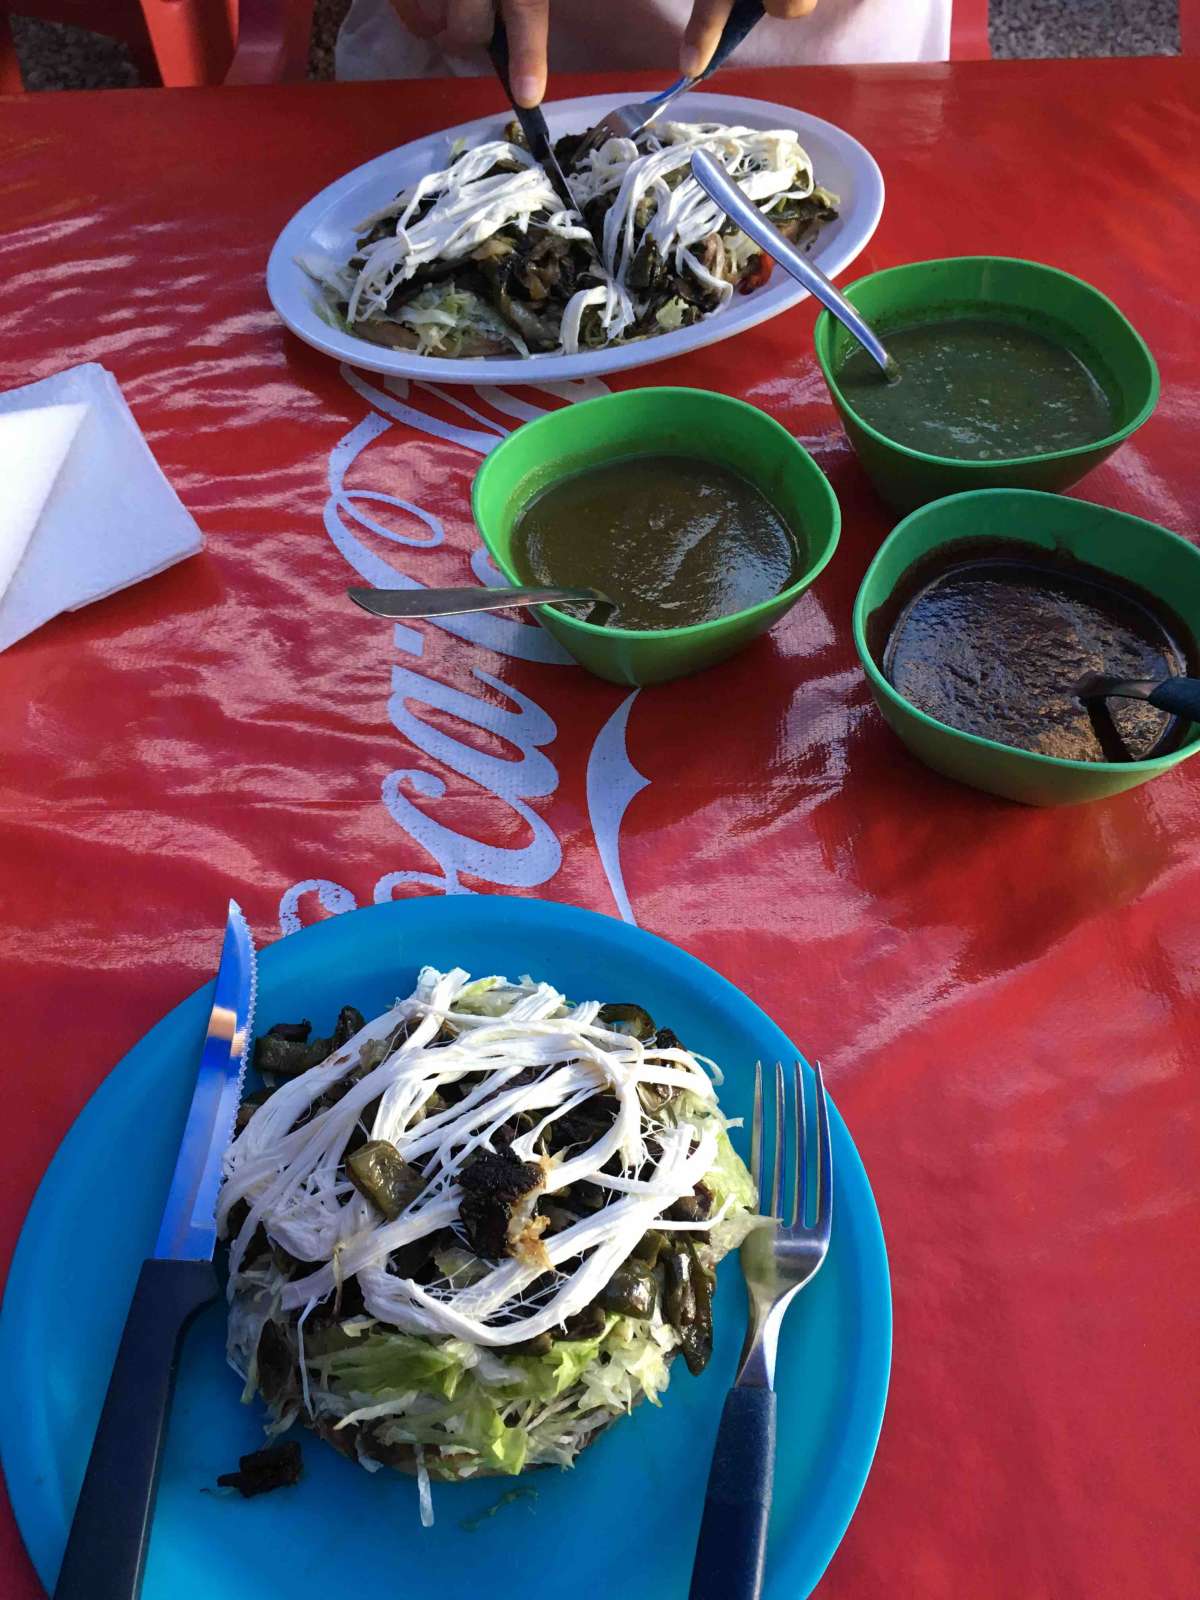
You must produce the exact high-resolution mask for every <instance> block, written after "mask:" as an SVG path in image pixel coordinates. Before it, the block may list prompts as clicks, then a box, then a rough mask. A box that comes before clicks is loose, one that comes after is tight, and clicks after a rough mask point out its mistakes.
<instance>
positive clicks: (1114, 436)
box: [813, 255, 1162, 492]
mask: <svg viewBox="0 0 1200 1600" xmlns="http://www.w3.org/2000/svg"><path fill="white" fill-rule="evenodd" d="M979 261H998V262H1003V263H1004V265H1005V266H1018V267H1028V268H1029V269H1030V271H1031V272H1033V273H1035V274H1045V275H1047V276H1050V277H1055V278H1065V279H1066V280H1067V281H1068V282H1069V283H1073V284H1075V285H1076V286H1077V287H1079V288H1081V289H1084V290H1086V291H1087V293H1088V294H1090V295H1092V296H1093V297H1094V298H1095V299H1096V300H1098V301H1099V302H1100V303H1101V304H1102V305H1103V306H1105V307H1106V308H1107V309H1108V310H1109V311H1110V312H1112V314H1113V315H1114V316H1115V317H1116V318H1117V320H1118V321H1119V322H1120V323H1122V324H1123V325H1124V327H1125V329H1126V331H1127V332H1128V333H1129V334H1130V335H1132V337H1133V341H1134V344H1135V346H1136V347H1137V349H1138V350H1139V351H1140V353H1141V355H1142V357H1143V358H1144V360H1145V362H1146V366H1147V369H1148V373H1149V380H1150V382H1149V393H1148V394H1147V397H1146V400H1145V402H1144V403H1143V405H1142V407H1141V409H1140V410H1139V411H1138V412H1137V414H1136V415H1135V416H1134V417H1133V419H1132V420H1131V421H1130V422H1128V423H1126V424H1125V426H1124V427H1121V428H1118V429H1116V430H1115V431H1114V432H1113V433H1108V434H1105V435H1104V436H1103V438H1100V439H1094V440H1091V441H1089V442H1088V443H1087V444H1073V445H1070V446H1069V447H1068V448H1067V449H1065V450H1044V451H1039V452H1038V453H1037V454H1035V455H1026V456H999V457H996V458H995V459H990V460H987V461H972V460H969V459H967V458H965V457H963V456H938V455H932V454H930V452H929V451H927V450H916V449H914V448H913V447H912V446H911V445H906V444H901V443H900V441H899V440H898V439H892V438H890V437H889V436H888V435H887V434H886V433H880V431H879V429H878V428H876V427H874V426H873V425H872V424H871V423H870V422H868V421H867V420H866V418H865V417H863V416H862V415H861V414H860V413H859V412H858V411H857V410H856V408H855V407H854V406H853V405H852V404H851V402H850V401H849V400H847V398H846V396H845V394H844V393H843V391H842V388H841V385H840V384H839V383H838V381H837V377H836V374H835V373H834V370H833V363H832V349H830V350H829V351H828V354H827V352H826V348H825V347H826V346H828V345H829V342H830V340H831V339H832V336H833V330H834V329H835V328H836V327H837V326H839V324H838V321H837V318H836V317H834V316H833V315H832V313H831V312H829V311H822V312H821V313H820V315H819V316H818V317H817V320H816V324H815V326H814V328H813V347H814V351H815V353H816V357H817V364H818V366H819V367H820V368H821V374H822V376H823V377H824V379H825V384H826V387H827V388H828V390H829V393H830V396H831V398H832V399H833V401H834V404H835V405H836V406H837V407H838V408H839V409H841V410H844V411H845V412H847V413H848V414H849V415H850V416H851V417H853V419H854V422H855V425H856V426H857V427H859V428H861V429H862V431H863V432H864V433H865V434H867V435H868V436H869V437H870V438H871V439H872V440H874V441H875V443H877V444H882V445H886V446H887V448H888V449H889V450H894V451H895V452H896V453H897V454H899V455H902V456H905V457H907V458H908V459H909V460H910V461H919V462H921V463H922V464H923V465H927V466H934V467H953V468H955V469H957V470H958V471H962V472H966V473H974V472H996V471H1000V470H1006V469H1009V468H1012V467H1032V466H1040V465H1041V464H1042V463H1043V462H1047V461H1074V460H1078V459H1079V457H1080V456H1084V455H1091V454H1093V453H1094V452H1095V451H1097V450H1112V449H1115V448H1116V446H1117V445H1119V444H1122V443H1124V441H1125V440H1126V439H1128V438H1129V437H1130V435H1131V434H1134V433H1136V432H1137V430H1138V429H1139V428H1140V427H1142V426H1143V424H1144V423H1146V422H1147V421H1149V419H1150V417H1151V415H1152V414H1153V412H1154V409H1155V407H1156V406H1157V405H1158V402H1159V399H1160V395H1161V387H1162V384H1161V379H1160V376H1159V371H1158V362H1157V361H1155V359H1154V352H1153V351H1152V350H1151V348H1150V346H1149V345H1148V344H1147V343H1146V341H1145V339H1143V338H1142V336H1141V334H1140V333H1139V332H1138V330H1137V329H1136V328H1135V327H1134V325H1133V323H1132V322H1130V320H1129V318H1128V317H1127V316H1126V315H1125V313H1124V312H1123V311H1122V310H1121V308H1120V306H1119V305H1117V303H1116V302H1115V301H1114V300H1110V299H1109V297H1108V296H1107V295H1106V294H1105V293H1104V291H1103V290H1102V289H1097V288H1096V286H1095V284H1094V283H1089V282H1088V281H1087V279H1086V278H1080V277H1077V276H1076V274H1075V273H1073V272H1064V271H1063V269H1062V268H1061V267H1052V266H1049V265H1047V263H1046V262H1044V261H1030V260H1029V259H1028V258H1027V257H1025V256H990V255H975V256H933V257H930V258H929V259H928V260H926V261H904V262H898V263H897V264H896V265H895V266H892V267H880V268H879V270H878V271H877V272H868V273H867V274H866V275H865V276H864V277H861V278H856V279H855V280H854V282H853V283H848V284H844V285H843V293H844V294H846V295H848V296H850V298H851V299H852V298H853V291H854V290H855V289H858V288H861V287H862V286H863V285H864V284H868V283H874V282H876V281H877V280H878V279H880V278H890V277H895V276H896V275H897V274H900V273H908V272H912V271H913V270H914V269H920V268H921V267H942V266H952V265H953V266H957V265H959V264H961V263H964V262H971V263H974V262H979ZM977 303H978V304H979V305H980V306H986V305H988V304H989V302H988V301H986V300H980V301H978V302H977ZM967 492H970V491H967Z"/></svg>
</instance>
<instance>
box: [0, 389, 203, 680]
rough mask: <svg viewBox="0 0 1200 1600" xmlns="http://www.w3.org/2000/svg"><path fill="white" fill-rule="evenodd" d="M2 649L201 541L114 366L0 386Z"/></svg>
mask: <svg viewBox="0 0 1200 1600" xmlns="http://www.w3.org/2000/svg"><path fill="white" fill-rule="evenodd" d="M0 485H3V487H2V488H0V650H4V649H7V648H8V646H9V645H10V644H12V643H14V642H15V641H16V640H17V639H22V638H24V636H25V635H26V634H27V633H32V632H33V630H34V628H40V627H41V625H42V623H43V622H48V621H49V620H50V618H51V617H56V616H58V614H59V612H60V611H77V610H78V609H79V608H80V606H86V605H89V604H90V603H91V602H92V601H93V600H102V599H103V598H104V597H105V595H109V594H115V593H116V591H117V590H118V589H125V588H127V587H128V586H129V585H130V584H131V583H137V582H138V581H139V580H140V579H142V578H149V577H153V575H154V574H155V573H156V572H162V571H163V569H164V568H165V567H169V566H173V565H174V563H175V562H176V561H182V560H183V558H184V557H185V556H190V555H195V553H196V551H197V550H199V549H200V548H201V546H202V545H203V543H204V541H203V539H202V538H201V535H200V530H199V528H197V526H196V524H195V522H194V520H193V519H192V517H191V516H190V515H189V513H188V512H187V511H186V510H185V509H184V507H183V505H182V504H181V503H180V500H179V497H178V495H177V494H176V493H175V491H174V489H172V488H171V485H170V484H169V483H168V482H167V480H166V478H165V477H164V476H163V474H162V470H161V468H160V467H159V465H158V463H157V461H155V459H154V457H153V456H152V455H151V454H150V448H149V446H148V445H147V443H146V441H145V439H144V438H143V437H142V433H141V430H140V428H139V427H138V425H137V423H136V422H135V421H134V420H133V413H132V412H131V411H130V409H129V407H128V406H127V405H126V404H125V397H124V395H122V393H121V390H120V386H119V385H118V383H117V380H116V379H115V378H114V377H113V375H112V373H111V372H108V371H106V370H105V369H104V368H103V367H101V366H97V365H96V364H95V363H94V362H89V363H88V364H87V365H86V366H81V367H71V368H69V369H68V370H67V371H66V372H60V373H58V374H57V375H56V376H55V377H53V378H44V379H43V380H42V381H41V382H40V383H31V384H28V385H27V386H26V387H25V388H23V389H10V390H8V391H7V393H4V394H0Z"/></svg>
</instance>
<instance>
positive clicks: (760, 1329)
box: [689, 1061, 833, 1600]
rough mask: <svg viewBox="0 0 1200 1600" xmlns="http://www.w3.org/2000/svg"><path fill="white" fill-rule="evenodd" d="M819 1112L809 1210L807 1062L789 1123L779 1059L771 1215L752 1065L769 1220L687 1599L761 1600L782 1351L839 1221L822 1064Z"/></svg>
mask: <svg viewBox="0 0 1200 1600" xmlns="http://www.w3.org/2000/svg"><path fill="white" fill-rule="evenodd" d="M814 1080H815V1082H814V1105H815V1111H816V1117H815V1121H816V1139H815V1155H814V1164H815V1166H816V1205H815V1210H814V1216H813V1220H812V1222H811V1223H809V1222H808V1221H807V1212H808V1203H807V1202H808V1175H809V1152H808V1126H807V1117H806V1115H805V1109H804V1066H803V1063H802V1062H800V1061H797V1062H796V1069H795V1075H794V1084H795V1088H794V1092H793V1095H792V1097H791V1099H792V1106H791V1114H790V1116H789V1117H786V1119H785V1106H786V1103H787V1100H788V1098H789V1096H788V1095H787V1093H786V1086H785V1082H784V1071H783V1067H782V1066H781V1065H780V1064H779V1063H778V1062H776V1063H775V1140H774V1161H773V1164H772V1166H771V1174H770V1189H771V1201H770V1210H769V1211H768V1210H767V1207H766V1206H765V1205H764V1204H763V1196H764V1195H765V1193H766V1179H765V1176H764V1173H763V1159H762V1158H763V1082H762V1064H761V1062H760V1063H758V1064H757V1065H756V1066H755V1068H754V1116H753V1121H752V1123H751V1128H750V1175H751V1177H752V1178H753V1179H754V1182H755V1186H756V1187H757V1189H758V1193H759V1206H760V1209H761V1210H762V1211H763V1212H764V1214H766V1215H768V1216H770V1218H771V1219H772V1220H771V1221H770V1222H766V1223H763V1224H762V1225H761V1226H759V1227H757V1228H755V1229H754V1230H753V1232H752V1233H750V1235H749V1236H748V1237H747V1239H746V1242H745V1243H744V1244H743V1245H742V1249H741V1261H742V1271H743V1273H744V1274H745V1278H746V1294H747V1297H748V1300H749V1320H748V1325H747V1328H746V1342H745V1344H744V1345H743V1346H742V1359H741V1364H740V1365H739V1367H738V1374H737V1377H736V1379H735V1380H734V1385H733V1388H732V1389H731V1390H730V1391H729V1395H728V1398H727V1399H726V1401H725V1409H724V1411H723V1412H722V1413H721V1426H720V1428H719V1429H718V1432H717V1442H716V1445H715V1447H714V1449H713V1459H712V1468H711V1469H710V1471H709V1475H708V1491H707V1493H706V1495H705V1499H704V1515H703V1519H702V1521H701V1523H700V1538H699V1542H698V1543H697V1545H696V1561H695V1565H694V1566H693V1568H692V1586H691V1589H690V1591H689V1600H757V1597H758V1595H759V1594H760V1592H761V1590H762V1581H763V1563H764V1560H765V1557H766V1549H767V1521H768V1517H769V1515H770V1510H771V1488H772V1484H773V1481H774V1477H775V1390H774V1383H775V1353H776V1349H777V1347H778V1343H779V1326H780V1323H781V1322H782V1321H783V1314H784V1312H785V1311H786V1310H787V1308H788V1306H789V1305H790V1303H791V1301H792V1298H793V1296H794V1295H795V1294H796V1291H797V1290H798V1289H801V1288H803V1287H804V1285H805V1284H806V1283H807V1282H808V1281H809V1279H810V1278H812V1277H813V1275H814V1274H815V1273H816V1271H817V1269H818V1267H819V1266H820V1265H821V1263H822V1261H824V1259H825V1256H826V1253H827V1252H828V1250H829V1231H830V1224H831V1222H832V1218H833V1153H832V1150H831V1148H830V1143H829V1110H828V1107H827V1106H826V1103H825V1084H824V1081H823V1079H822V1077H821V1064H820V1062H818V1063H817V1064H816V1067H815V1068H814ZM785 1120H786V1122H787V1126H788V1127H789V1129H790V1143H791V1155H792V1160H791V1183H792V1201H791V1210H790V1213H789V1214H790V1218H791V1220H790V1221H789V1222H788V1223H787V1224H786V1225H784V1223H783V1222H782V1221H781V1220H780V1217H781V1212H782V1206H783V1201H784V1198H785V1196H784V1158H785V1146H786V1144H787V1142H788V1141H786V1140H785V1138H784V1126H785Z"/></svg>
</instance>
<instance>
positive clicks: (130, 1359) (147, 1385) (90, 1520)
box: [54, 900, 257, 1600]
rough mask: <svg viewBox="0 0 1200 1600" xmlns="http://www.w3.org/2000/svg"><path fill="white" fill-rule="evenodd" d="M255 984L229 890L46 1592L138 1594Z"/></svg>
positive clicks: (209, 1268)
mask: <svg viewBox="0 0 1200 1600" xmlns="http://www.w3.org/2000/svg"><path fill="white" fill-rule="evenodd" d="M256 987H257V982H256V967H255V957H254V944H253V941H252V940H251V938H250V929H249V928H248V927H247V926H246V919H245V917H244V916H243V915H242V913H241V910H240V908H239V907H238V905H237V904H236V902H234V901H233V900H231V901H230V902H229V916H228V918H227V920H226V923H225V942H224V944H223V946H222V949H221V964H220V967H219V969H218V971H217V983H216V992H215V994H214V996H213V1006H212V1012H211V1015H210V1016H209V1021H208V1031H207V1033H206V1035H205V1039H204V1047H203V1049H202V1050H201V1052H200V1066H199V1070H198V1071H197V1074H196V1088H195V1091H194V1092H193V1094H192V1103H191V1106H190V1107H189V1109H188V1115H187V1122H186V1124H185V1125H184V1132H183V1143H182V1144H181V1145H180V1149H179V1156H178V1159H177V1161H176V1163H175V1173H174V1176H173V1177H172V1179H171V1188H170V1192H169V1194H168V1196H167V1204H166V1209H165V1210H164V1212H163V1218H162V1224H161V1226H160V1228H159V1234H158V1243H157V1244H156V1245H155V1247H154V1254H153V1255H152V1256H150V1257H148V1258H147V1259H146V1260H145V1261H143V1262H142V1268H141V1271H140V1272H139V1274H138V1279H137V1283H136V1284H135V1285H134V1289H133V1298H132V1299H131V1301H130V1304H129V1315H128V1316H127V1317H126V1319H125V1328H124V1331H123V1332H122V1334H121V1342H120V1344H119V1345H118V1347H117V1351H116V1355H115V1357H114V1359H113V1367H112V1376H111V1377H110V1378H109V1382H108V1392H107V1394H106V1395H105V1397H104V1405H103V1406H102V1408H101V1411H100V1420H99V1422H98V1424H97V1426H96V1436H95V1439H94V1440H93V1442H92V1450H91V1455H90V1457H89V1458H88V1465H87V1471H86V1472H85V1473H84V1476H83V1486H82V1487H81V1489H80V1491H79V1500H78V1502H77V1503H76V1506H75V1514H74V1517H73V1518H72V1521H71V1531H70V1533H69V1535H68V1537H67V1545H66V1549H65V1550H64V1552H63V1559H62V1567H61V1569H60V1571H59V1575H58V1581H57V1583H56V1584H55V1587H54V1600H138V1596H139V1594H140V1592H141V1587H142V1573H143V1570H144V1567H145V1561H146V1548H147V1545H148V1543H149V1539H150V1526H151V1522H152V1519H153V1515H154V1496H155V1490H156V1487H157V1484H158V1466H159V1460H160V1458H161V1455H162V1445H163V1439H164V1437H165V1435H166V1430H167V1417H168V1415H169V1412H170V1407H171V1394H172V1390H173V1389H174V1386H175V1373H176V1370H177V1368H178V1365H179V1354H180V1350H181V1347H182V1344H183V1337H184V1334H185V1332H186V1331H187V1327H188V1324H189V1323H190V1322H191V1320H192V1318H193V1317H194V1316H196V1314H197V1313H198V1312H200V1311H203V1310H204V1308H205V1307H206V1306H208V1305H211V1303H212V1302H213V1301H214V1300H216V1299H217V1298H218V1296H219V1293H220V1289H219V1285H218V1283H217V1273H216V1268H215V1267H214V1265H213V1259H212V1257H213V1251H214V1249H215V1248H216V1242H217V1224H216V1205H217V1190H218V1189H219V1188H220V1185H221V1167H222V1159H223V1157H224V1154H225V1150H226V1148H227V1146H228V1144H229V1141H230V1138H231V1137H232V1134H233V1124H234V1118H235V1116H236V1115H237V1107H238V1100H239V1098H240V1096H241V1090H242V1080H243V1079H244V1077H245V1074H246V1058H247V1055H248V1054H249V1050H250V1041H251V1030H252V1028H253V1026H254V1001H255V994H256ZM116 1259H117V1260H118V1261H119V1260H120V1259H121V1257H120V1254H119V1252H117V1255H116ZM114 1270H116V1268H115V1267H114ZM86 1413H87V1405H86V1401H85V1398H84V1397H82V1396H81V1398H80V1402H79V1407H78V1417H77V1424H76V1425H77V1426H79V1427H81V1428H86V1427H87V1415H86Z"/></svg>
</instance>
